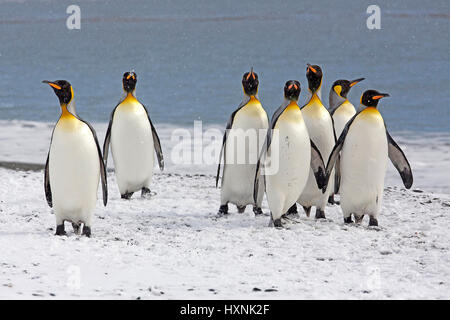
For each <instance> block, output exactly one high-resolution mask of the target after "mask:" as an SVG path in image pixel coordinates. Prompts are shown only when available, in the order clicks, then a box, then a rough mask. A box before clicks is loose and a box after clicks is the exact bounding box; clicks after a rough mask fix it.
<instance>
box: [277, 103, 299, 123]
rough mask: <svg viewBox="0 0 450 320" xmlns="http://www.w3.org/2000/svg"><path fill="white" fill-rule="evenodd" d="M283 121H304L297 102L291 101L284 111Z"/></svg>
mask: <svg viewBox="0 0 450 320" xmlns="http://www.w3.org/2000/svg"><path fill="white" fill-rule="evenodd" d="M280 118H281V119H282V121H288V122H298V121H301V120H302V112H301V110H300V107H299V106H298V104H297V103H296V102H295V101H291V102H290V103H289V104H288V106H287V107H286V109H284V112H283V114H282V115H281V116H280Z"/></svg>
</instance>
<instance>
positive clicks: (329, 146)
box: [298, 105, 335, 210]
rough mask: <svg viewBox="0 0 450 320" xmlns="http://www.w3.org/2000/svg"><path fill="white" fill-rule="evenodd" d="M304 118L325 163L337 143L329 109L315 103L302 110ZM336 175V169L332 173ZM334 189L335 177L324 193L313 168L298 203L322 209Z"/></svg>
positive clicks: (310, 135)
mask: <svg viewBox="0 0 450 320" xmlns="http://www.w3.org/2000/svg"><path fill="white" fill-rule="evenodd" d="M302 113H303V118H304V120H305V123H306V127H307V128H308V133H309V137H310V138H311V140H312V141H313V142H314V143H315V145H316V147H317V148H318V149H319V151H320V154H321V155H322V159H323V161H324V163H327V161H328V157H329V156H330V154H331V151H333V147H334V145H335V140H334V131H333V130H334V129H333V122H332V120H331V116H330V114H329V112H328V110H326V109H325V107H323V106H321V107H317V106H314V105H311V106H307V107H305V108H303V110H302ZM331 175H332V176H334V169H333V171H332V173H331ZM333 189H334V179H330V181H329V182H328V187H327V190H326V192H325V193H322V190H320V189H319V188H318V186H317V182H316V178H315V177H314V172H313V171H312V169H310V171H309V175H308V181H307V183H306V186H305V189H304V190H303V193H302V194H301V196H300V197H299V198H298V203H300V204H301V205H302V206H305V207H311V206H316V207H318V208H320V209H321V210H324V209H325V206H326V204H327V201H328V197H329V195H330V194H331V193H332V191H333Z"/></svg>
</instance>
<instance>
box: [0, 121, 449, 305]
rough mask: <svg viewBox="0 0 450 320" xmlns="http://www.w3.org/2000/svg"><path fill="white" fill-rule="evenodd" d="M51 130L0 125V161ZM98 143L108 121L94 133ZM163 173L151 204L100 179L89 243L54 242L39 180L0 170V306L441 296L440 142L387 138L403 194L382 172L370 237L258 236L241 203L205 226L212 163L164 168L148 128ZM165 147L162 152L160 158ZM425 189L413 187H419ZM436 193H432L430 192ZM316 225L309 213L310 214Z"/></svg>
mask: <svg viewBox="0 0 450 320" xmlns="http://www.w3.org/2000/svg"><path fill="white" fill-rule="evenodd" d="M52 127H53V125H50V124H44V123H28V122H6V121H4V122H0V161H20V162H33V163H43V162H44V161H45V158H46V154H47V150H48V144H49V139H50V135H51V129H52ZM95 127H96V129H97V130H98V136H99V139H100V143H102V142H103V137H104V130H105V129H106V124H100V125H98V124H96V125H95ZM157 128H160V129H159V132H160V136H161V140H162V145H163V148H165V150H164V151H165V154H166V159H167V170H166V171H165V172H164V173H157V174H156V175H155V177H154V181H153V187H152V191H154V192H156V195H154V196H153V197H152V198H151V199H141V198H140V195H139V194H135V195H134V196H133V198H132V199H131V200H130V201H126V200H122V199H120V195H119V192H118V188H117V185H116V181H115V177H114V174H113V173H112V172H109V173H108V182H109V194H110V197H109V202H108V206H107V207H106V208H105V207H103V206H102V205H101V201H100V200H98V202H97V208H96V210H95V217H94V219H93V226H92V238H86V237H83V236H77V235H75V234H73V232H72V228H71V226H70V224H66V231H67V233H68V235H67V236H63V237H57V236H54V232H55V217H54V215H53V214H52V213H51V209H50V208H49V207H48V206H47V204H46V202H45V196H44V188H43V172H42V171H38V172H31V171H30V172H25V171H12V170H7V169H3V168H0V177H1V179H0V194H1V196H0V204H1V206H0V298H3V299H5V298H6V299H24V298H32V299H33V298H35V299H43V298H50V299H81V298H88V299H89V298H93V299H107V298H114V299H137V298H141V299H199V298H205V299H416V298H424V299H449V298H450V280H449V279H450V253H449V249H450V248H449V246H450V234H449V232H448V230H449V228H450V220H449V213H450V195H448V194H445V193H446V192H447V193H448V192H449V187H448V181H449V179H448V178H449V157H450V155H449V154H450V153H449V149H450V146H449V143H448V141H449V140H448V137H447V138H446V137H442V136H432V135H430V136H426V137H424V136H422V137H414V136H412V135H411V134H407V133H404V134H397V135H394V134H393V136H394V138H396V140H397V142H398V143H399V145H400V146H402V147H403V149H404V150H405V153H406V154H407V156H408V158H409V160H410V162H411V165H412V167H413V172H414V174H415V184H414V185H413V189H414V190H415V191H413V190H405V189H404V188H402V187H399V186H401V179H400V177H399V175H398V173H396V172H395V171H394V170H395V169H393V168H392V166H391V168H390V169H389V171H388V174H387V181H386V185H387V187H386V189H385V198H384V204H383V209H382V212H381V214H380V217H379V223H380V227H371V228H369V227H367V224H368V218H367V217H365V219H364V221H363V223H362V225H344V224H343V218H342V212H341V209H340V208H339V206H328V207H327V211H326V214H327V217H328V219H327V220H325V221H316V220H314V218H312V217H311V218H307V217H306V216H305V215H304V213H303V212H302V211H301V208H299V213H300V217H298V218H290V219H289V220H285V221H284V225H285V228H284V229H282V230H278V229H274V228H269V227H268V223H269V216H268V208H267V203H266V201H264V203H263V211H264V212H265V215H264V216H259V217H255V216H254V215H253V213H252V210H251V207H247V210H246V212H245V213H244V214H238V213H237V211H236V208H235V207H234V206H231V205H230V215H229V216H227V217H224V218H216V216H215V215H216V212H217V209H218V207H219V202H220V201H219V199H220V190H219V189H215V188H214V183H215V181H214V169H215V166H214V165H209V166H202V165H186V166H175V165H173V166H172V165H171V163H170V149H171V146H172V145H173V143H172V142H171V141H170V132H171V130H173V128H171V127H170V126H166V127H158V126H157ZM166 150H167V151H166ZM417 189H421V190H425V191H421V190H417ZM432 192H434V193H432ZM312 216H314V212H313V213H312Z"/></svg>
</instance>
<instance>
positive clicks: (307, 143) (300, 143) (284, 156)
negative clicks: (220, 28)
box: [254, 80, 325, 227]
mask: <svg viewBox="0 0 450 320" xmlns="http://www.w3.org/2000/svg"><path fill="white" fill-rule="evenodd" d="M299 95H300V83H299V82H298V81H296V80H290V81H288V82H286V85H285V86H284V98H285V100H284V103H283V104H282V105H281V106H280V107H279V108H278V109H277V110H276V111H275V113H274V115H273V117H272V121H271V125H270V129H269V130H268V133H267V138H266V142H265V146H264V150H263V151H265V152H267V153H266V154H264V153H262V155H261V157H260V161H259V162H258V167H257V168H258V170H257V174H256V176H255V187H254V190H255V197H256V193H257V191H258V189H259V186H258V179H256V178H257V177H258V176H259V170H260V168H261V167H263V166H262V164H263V163H269V164H270V166H271V168H270V173H269V172H267V170H265V173H266V174H265V181H266V196H267V202H268V204H269V208H270V211H271V225H272V224H273V225H274V226H275V227H282V223H281V216H282V215H283V214H284V213H285V212H286V211H287V210H288V209H289V208H290V207H291V206H292V205H294V204H295V202H296V201H297V199H298V197H299V196H300V194H301V193H302V191H303V189H304V187H305V185H306V182H307V181H308V177H309V172H310V168H311V170H312V171H313V173H314V177H315V183H316V188H318V189H322V188H323V187H324V186H325V165H324V162H323V159H322V156H321V155H320V151H319V150H318V149H317V147H316V146H315V144H314V143H313V142H312V141H311V140H310V138H309V134H308V129H307V127H306V123H305V121H304V120H303V116H302V111H301V110H300V107H299V106H298V104H297V100H298V97H299ZM264 159H265V160H266V161H265V162H264ZM265 169H267V168H265Z"/></svg>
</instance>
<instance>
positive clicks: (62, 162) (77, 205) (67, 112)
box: [43, 71, 164, 237]
mask: <svg viewBox="0 0 450 320" xmlns="http://www.w3.org/2000/svg"><path fill="white" fill-rule="evenodd" d="M43 82H44V83H47V84H48V85H50V86H51V87H52V88H53V90H54V92H55V94H56V96H57V97H58V99H59V103H60V106H61V116H60V117H59V119H58V122H57V123H56V125H55V127H54V129H53V133H52V138H51V143H50V150H49V152H48V156H47V161H46V164H45V177H44V186H45V196H46V199H47V203H48V205H49V206H50V207H51V208H53V211H54V213H55V216H56V235H65V234H66V232H65V228H64V222H66V221H67V222H71V223H72V226H73V230H74V232H75V233H76V234H80V233H81V234H83V235H85V236H87V237H90V236H91V226H92V212H93V210H94V208H95V204H96V202H97V190H98V185H99V181H100V180H101V182H102V190H103V204H104V205H105V206H106V204H107V201H108V186H107V179H106V167H107V161H108V150H109V147H110V145H111V153H112V157H113V159H114V166H115V175H116V179H117V184H118V187H119V191H120V194H121V197H122V199H130V198H131V196H132V195H133V193H134V192H137V191H139V190H140V191H141V195H142V197H149V196H150V195H151V192H150V188H149V186H150V183H151V181H152V176H153V166H154V154H155V153H156V156H157V159H158V164H159V167H160V169H161V170H163V169H164V158H163V153H162V150H161V144H160V141H159V137H158V134H157V132H156V130H155V127H154V126H153V123H152V121H151V119H150V116H149V114H148V111H147V109H146V107H145V106H144V105H143V104H142V103H140V102H139V100H138V99H137V98H136V95H135V89H136V82H137V76H136V73H135V72H134V71H132V72H126V73H125V74H124V75H123V80H122V84H123V90H124V95H123V98H122V99H121V100H120V102H119V103H118V104H117V106H116V107H115V108H114V109H113V111H112V113H111V118H110V121H109V125H108V130H107V132H106V136H105V141H104V144H103V154H102V151H101V149H100V145H99V142H98V139H97V136H96V133H95V130H94V129H93V128H92V126H91V125H90V124H89V123H88V122H86V121H84V120H82V119H81V118H80V117H79V116H78V115H77V113H76V110H75V104H74V93H73V88H72V86H71V85H70V83H69V82H67V81H65V80H57V81H47V80H45V81H43Z"/></svg>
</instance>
